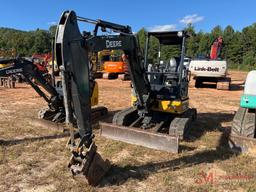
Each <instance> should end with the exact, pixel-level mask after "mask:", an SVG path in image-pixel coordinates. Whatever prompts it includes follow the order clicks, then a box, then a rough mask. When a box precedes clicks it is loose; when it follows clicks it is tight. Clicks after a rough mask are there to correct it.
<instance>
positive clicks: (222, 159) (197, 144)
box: [0, 72, 256, 192]
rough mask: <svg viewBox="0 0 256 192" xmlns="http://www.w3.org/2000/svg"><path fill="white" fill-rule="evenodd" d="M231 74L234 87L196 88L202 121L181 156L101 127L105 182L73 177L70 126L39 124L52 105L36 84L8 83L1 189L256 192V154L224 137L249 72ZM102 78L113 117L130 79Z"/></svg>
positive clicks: (0, 98) (0, 147) (1, 130)
mask: <svg viewBox="0 0 256 192" xmlns="http://www.w3.org/2000/svg"><path fill="white" fill-rule="evenodd" d="M231 77H232V90H231V91H220V90H216V89H214V88H213V85H211V86H210V87H209V86H208V87H204V88H200V89H196V88H193V87H192V86H190V89H189V95H190V104H191V106H192V107H195V108H197V111H198V121H197V122H196V123H195V124H194V125H193V130H192V135H191V139H190V140H189V141H186V142H182V143H181V146H182V147H181V149H182V150H181V152H180V153H179V154H170V153H167V152H161V151H157V150H151V149H147V148H144V147H140V146H134V145H129V144H126V143H122V142H116V141H112V140H108V139H105V138H102V137H100V136H99V135H98V130H97V129H96V130H95V133H96V144H97V145H98V151H99V152H100V153H101V155H102V156H103V157H105V158H108V159H109V160H111V163H112V168H111V170H110V171H109V173H108V174H107V175H106V177H105V178H104V179H103V181H102V182H101V184H100V186H98V187H90V186H88V185H87V184H86V182H85V179H84V178H83V177H72V176H71V173H70V172H69V170H68V168H67V163H68V161H69V158H70V154H69V150H68V149H67V148H66V142H67V139H68V137H67V135H66V134H64V133H63V132H62V128H61V127H60V128H59V129H50V128H46V127H43V126H40V124H38V125H37V124H36V120H35V119H36V118H37V112H38V110H39V109H40V108H41V107H43V106H45V105H46V104H45V102H44V101H43V100H42V99H41V98H40V97H39V96H37V94H36V93H35V92H34V91H33V90H32V88H30V87H29V86H28V85H25V84H18V85H17V88H16V89H5V88H2V87H1V88H0V116H1V118H0V191H39V192H41V191H79V192H80V191H256V182H255V181H256V158H255V156H254V155H238V156H237V155H235V154H233V153H231V152H230V151H229V150H228V148H227V146H226V143H223V142H221V141H222V139H221V138H222V134H223V133H222V131H223V130H225V129H230V126H231V121H232V119H233V116H234V113H235V111H236V110H237V108H238V106H239V99H240V95H241V94H242V87H241V86H240V85H241V83H242V82H243V81H244V79H245V77H246V73H243V72H231ZM98 82H99V88H100V105H103V106H106V107H108V109H109V113H110V116H111V114H113V113H115V112H116V111H118V110H120V109H122V108H124V107H127V106H129V105H130V84H129V82H122V81H119V80H98ZM105 120H109V118H107V119H105Z"/></svg>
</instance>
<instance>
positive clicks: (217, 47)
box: [210, 36, 223, 60]
mask: <svg viewBox="0 0 256 192" xmlns="http://www.w3.org/2000/svg"><path fill="white" fill-rule="evenodd" d="M222 44H223V38H222V37H221V36H219V37H218V38H216V39H215V41H214V43H213V44H212V46H211V53H210V59H212V60H215V59H217V58H218V57H219V56H220V51H221V48H222Z"/></svg>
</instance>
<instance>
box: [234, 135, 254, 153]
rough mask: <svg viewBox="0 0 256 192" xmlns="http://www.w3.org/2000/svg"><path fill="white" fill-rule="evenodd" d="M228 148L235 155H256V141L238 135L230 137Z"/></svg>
mask: <svg viewBox="0 0 256 192" xmlns="http://www.w3.org/2000/svg"><path fill="white" fill-rule="evenodd" d="M229 146H230V148H231V150H233V151H234V152H237V153H250V154H256V139H255V138H249V137H243V136H239V135H232V134H231V135H230V137H229Z"/></svg>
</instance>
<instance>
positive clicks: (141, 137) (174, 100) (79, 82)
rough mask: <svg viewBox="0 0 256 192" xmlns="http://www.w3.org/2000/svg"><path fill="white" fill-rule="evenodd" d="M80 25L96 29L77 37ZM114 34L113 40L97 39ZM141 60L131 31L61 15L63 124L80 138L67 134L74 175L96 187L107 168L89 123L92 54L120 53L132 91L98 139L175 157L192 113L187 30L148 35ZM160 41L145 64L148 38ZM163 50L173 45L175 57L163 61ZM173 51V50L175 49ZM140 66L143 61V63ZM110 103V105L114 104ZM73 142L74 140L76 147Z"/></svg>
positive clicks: (58, 54) (58, 47)
mask: <svg viewBox="0 0 256 192" xmlns="http://www.w3.org/2000/svg"><path fill="white" fill-rule="evenodd" d="M78 21H81V22H87V23H91V24H93V25H95V28H94V30H93V31H92V32H86V31H84V32H83V33H81V32H80V30H79V27H78ZM99 29H101V30H102V32H106V30H107V29H108V30H112V31H114V32H115V33H116V34H115V35H109V34H107V35H105V34H103V35H99V34H98V30H99ZM147 35H148V37H147V41H146V49H145V57H144V59H143V56H142V55H141V50H140V48H139V44H138V41H137V38H136V36H135V35H134V34H133V33H132V30H131V28H130V27H129V26H123V25H119V24H115V23H110V22H107V21H102V20H92V19H88V18H82V17H78V16H76V14H75V12H74V11H66V12H64V13H63V14H62V16H61V19H60V21H59V24H58V27H57V32H56V40H55V43H56V60H57V63H58V65H59V66H60V68H61V69H62V75H63V79H62V85H63V97H64V104H65V112H66V116H65V117H66V122H72V121H74V120H75V121H76V122H77V127H78V134H74V132H73V131H71V144H72V145H74V147H73V148H72V158H71V160H70V163H69V167H70V169H71V171H72V173H73V174H83V175H85V176H86V178H87V180H88V181H89V183H90V184H92V185H97V183H98V182H99V181H100V179H101V177H102V176H103V175H104V174H105V173H106V171H107V170H108V169H109V167H110V166H109V162H107V161H104V160H103V159H102V158H101V156H100V155H99V154H98V153H97V152H96V150H97V147H96V145H95V143H94V141H93V140H94V139H93V138H94V136H93V133H92V122H91V100H90V93H91V90H90V77H91V76H90V70H89V69H90V59H89V55H90V53H95V52H99V51H102V50H122V51H123V52H124V54H125V55H127V57H128V59H129V61H128V69H129V73H130V77H131V83H132V87H133V88H132V89H133V98H134V99H133V101H134V102H133V106H132V107H130V108H128V109H125V110H122V111H120V112H118V113H116V114H115V115H114V118H113V123H112V124H109V123H100V127H101V134H102V135H103V136H106V137H110V138H112V139H116V140H121V141H124V142H128V143H133V144H139V145H143V146H145V147H150V148H154V149H159V150H165V151H168V152H178V146H179V144H178V142H179V138H183V137H184V136H186V135H187V134H188V131H189V128H190V125H191V122H192V121H193V120H195V118H196V109H191V108H189V98H188V82H189V75H188V70H187V68H186V67H184V54H185V41H186V38H187V34H186V32H185V31H173V32H151V33H148V34H147ZM152 37H155V38H157V39H158V41H159V57H158V61H159V62H158V63H156V64H154V65H152V64H149V63H148V60H147V58H148V54H147V53H148V49H149V43H150V38H152ZM162 46H175V47H176V48H177V49H178V50H179V54H178V55H177V57H176V58H171V59H166V60H165V61H161V55H160V53H161V48H162ZM177 49H176V50H177ZM143 61H144V62H143ZM113 102H114V101H113ZM75 139H78V143H76V142H75V141H77V140H75Z"/></svg>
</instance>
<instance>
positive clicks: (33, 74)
mask: <svg viewBox="0 0 256 192" xmlns="http://www.w3.org/2000/svg"><path fill="white" fill-rule="evenodd" d="M0 63H3V64H9V65H7V66H6V67H3V68H1V69H0V77H8V76H11V75H17V74H19V75H20V74H21V75H22V76H23V78H24V80H25V81H26V82H27V83H28V84H30V85H31V86H32V88H33V89H34V90H35V91H36V92H37V93H38V94H39V95H40V96H41V97H42V98H43V99H44V100H45V101H46V102H47V103H48V108H44V109H42V110H40V112H39V116H40V118H42V119H46V120H50V121H54V122H63V121H64V120H65V109H64V105H63V97H62V93H61V92H60V91H58V90H57V89H56V87H54V86H52V85H51V83H50V82H49V81H47V79H46V78H45V77H44V75H43V74H42V73H41V71H39V70H38V68H37V67H36V66H35V65H34V64H33V61H32V60H30V59H28V58H13V59H2V60H0ZM42 88H43V89H42Z"/></svg>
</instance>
